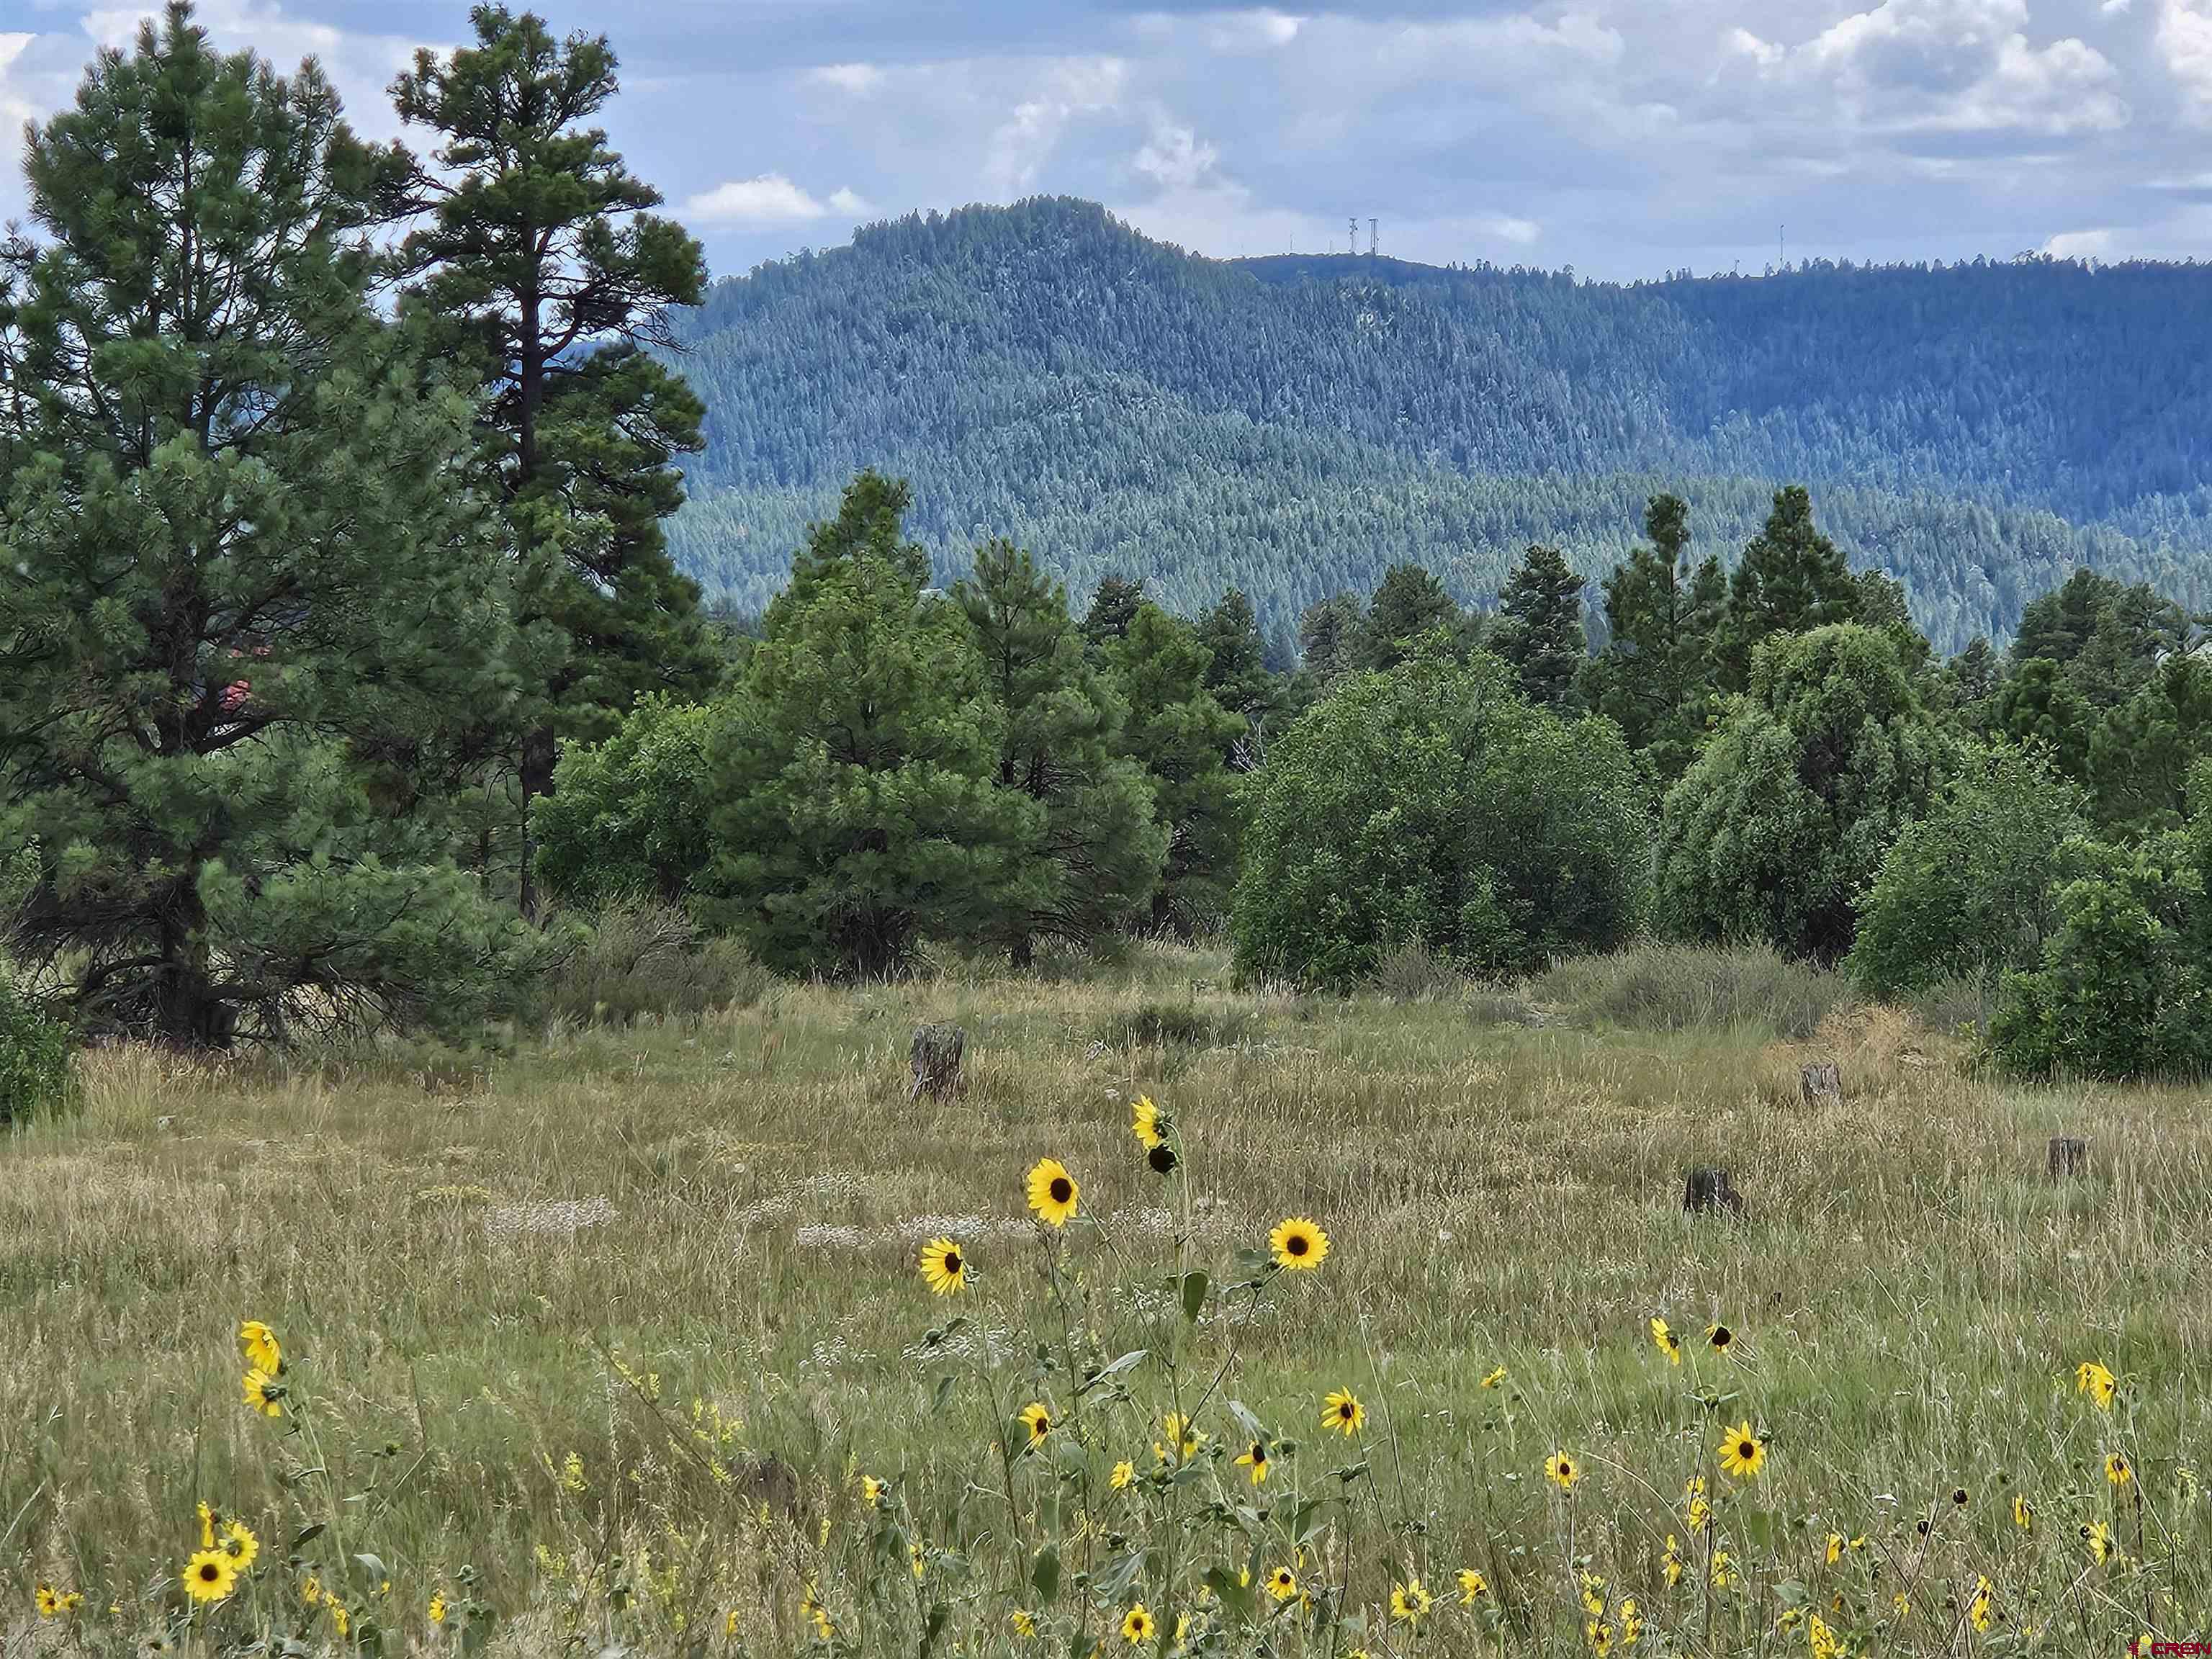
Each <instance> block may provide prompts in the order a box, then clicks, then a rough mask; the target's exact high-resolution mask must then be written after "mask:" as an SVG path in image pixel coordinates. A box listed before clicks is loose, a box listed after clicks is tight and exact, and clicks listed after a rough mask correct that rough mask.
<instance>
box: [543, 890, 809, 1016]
mask: <svg viewBox="0 0 2212 1659" xmlns="http://www.w3.org/2000/svg"><path fill="white" fill-rule="evenodd" d="M774 982H775V976H774V975H771V974H769V971H768V970H767V969H764V968H763V967H762V966H761V965H760V964H759V963H757V962H756V961H755V960H754V959H753V957H752V956H751V955H750V952H748V951H746V949H745V947H744V945H741V944H739V943H738V941H737V940H736V939H729V938H726V937H724V936H721V935H708V936H705V937H702V936H701V934H700V933H699V930H698V929H697V927H695V926H694V925H693V923H692V921H691V919H690V917H689V916H687V915H684V912H683V911H681V910H678V909H677V908H674V907H672V906H671V905H665V904H654V903H650V902H643V901H620V902H616V903H613V904H610V905H609V906H608V907H607V908H605V909H604V910H602V911H601V912H600V913H599V917H598V919H597V921H595V922H594V923H593V924H592V927H591V928H590V930H589V933H588V935H587V937H586V939H585V940H584V942H583V944H582V945H581V946H580V948H579V949H578V950H577V951H575V952H574V955H572V956H571V957H569V958H568V962H567V963H565V964H564V965H563V966H562V968H561V969H560V971H559V972H558V973H556V975H554V976H553V979H552V981H551V982H550V985H549V987H548V988H547V1012H550V1013H551V1014H554V1015H556V1016H559V1017H562V1018H568V1019H573V1020H576V1021H579V1022H583V1023H598V1024H610V1025H627V1024H630V1023H631V1022H632V1021H634V1020H635V1019H638V1018H641V1017H642V1016H646V1015H652V1016H655V1017H659V1018H667V1017H669V1016H671V1015H677V1016H681V1015H698V1014H703V1013H709V1012H713V1011H714V1010H716V1009H719V1008H730V1007H743V1006H747V1005H749V1004H751V1003H754V1002H757V1001H758V1000H760V998H761V997H762V995H763V994H765V992H766V991H767V990H768V988H769V986H770V985H772V984H773V983H774Z"/></svg>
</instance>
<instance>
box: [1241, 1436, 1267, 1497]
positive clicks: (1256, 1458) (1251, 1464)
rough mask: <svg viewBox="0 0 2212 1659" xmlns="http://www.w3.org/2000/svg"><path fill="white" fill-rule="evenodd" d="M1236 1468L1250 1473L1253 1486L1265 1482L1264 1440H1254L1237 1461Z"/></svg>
mask: <svg viewBox="0 0 2212 1659" xmlns="http://www.w3.org/2000/svg"><path fill="white" fill-rule="evenodd" d="M1237 1468H1240V1469H1249V1470H1251V1471H1252V1484H1253V1485H1254V1486H1258V1485H1260V1484H1261V1482H1262V1481H1264V1480H1267V1468H1268V1463H1267V1442H1266V1441H1264V1440H1255V1441H1254V1442H1253V1443H1252V1444H1251V1447H1250V1449H1249V1450H1247V1451H1246V1452H1245V1454H1244V1455H1243V1456H1242V1457H1240V1458H1238V1459H1237Z"/></svg>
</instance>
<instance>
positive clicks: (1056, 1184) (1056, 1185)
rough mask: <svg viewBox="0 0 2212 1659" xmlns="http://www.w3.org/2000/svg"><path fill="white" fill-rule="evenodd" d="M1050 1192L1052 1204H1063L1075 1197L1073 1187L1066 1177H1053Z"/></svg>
mask: <svg viewBox="0 0 2212 1659" xmlns="http://www.w3.org/2000/svg"><path fill="white" fill-rule="evenodd" d="M1051 1192H1052V1201H1053V1202H1054V1203H1055V1204H1065V1203H1066V1202H1067V1200H1069V1199H1071V1198H1073V1197H1074V1196H1075V1185H1074V1183H1073V1182H1071V1181H1069V1180H1068V1178H1067V1177H1066V1176H1054V1177H1053V1178H1052V1187H1051Z"/></svg>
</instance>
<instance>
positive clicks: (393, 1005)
mask: <svg viewBox="0 0 2212 1659" xmlns="http://www.w3.org/2000/svg"><path fill="white" fill-rule="evenodd" d="M26 172H27V176H28V183H29V187H30V197H31V204H32V210H33V216H34V218H35V221H36V222H37V223H39V224H40V226H42V227H43V228H45V229H46V232H47V233H48V234H49V237H50V240H47V241H46V242H44V243H40V242H35V241H33V240H30V239H29V238H27V237H25V236H22V235H20V234H18V235H14V236H11V237H10V238H9V240H8V242H7V243H6V245H5V247H4V250H0V384H4V385H5V386H7V387H8V388H9V396H8V398H6V399H5V400H4V403H0V502H4V504H5V505H4V507H0V803H5V804H4V805H0V846H3V847H7V848H11V849H12V848H23V847H28V848H31V849H33V864H34V866H35V867H34V869H33V872H32V880H31V882H30V884H29V888H28V891H27V894H26V895H24V896H22V897H21V902H20V904H19V907H18V910H19V914H18V915H17V917H16V921H17V925H18V929H19V932H20V935H21V938H22V939H23V940H24V941H25V942H26V943H27V945H28V946H29V947H30V949H31V950H32V951H35V952H38V953H40V955H42V956H44V957H46V960H48V961H49V962H50V963H54V964H55V965H56V966H57V967H58V968H59V969H62V970H63V971H64V972H65V973H66V974H68V975H70V978H71V980H72V981H73V986H74V990H75V994H76V1000H77V1003H78V1006H79V1010H80V1012H81V1014H82V1017H83V1018H85V1019H86V1020H88V1022H92V1023H94V1024H112V1025H118V1026H121V1027H123V1028H125V1029H128V1030H137V1031H141V1032H144V1033H147V1034H149V1035H153V1036H159V1037H161V1038H163V1039H166V1040H167V1041H170V1042H176V1043H179V1044H185V1045H191V1046H203V1045H212V1046H222V1045H226V1044H228V1042H231V1041H232V1040H233V1038H234V1036H235V1035H236V1034H237V1033H238V1032H239V1031H240V1030H241V1028H243V1029H246V1030H252V1031H253V1032H255V1033H256V1034H257V1035H260V1036H282V1035H283V1032H284V1031H285V1030H286V1029H287V1027H288V1024H289V1022H291V1021H294V1020H296V1019H299V1018H307V1017H312V1018H323V1019H328V1018H338V1017H343V1018H363V1019H375V1018H395V1017H396V1018H416V1017H423V1018H439V1017H447V1018H456V1019H458V1018H466V1017H467V1015H468V1014H469V1013H470V1012H471V1011H472V1010H475V1009H478V1008H480V1007H482V1006H484V1004H485V1000H486V999H487V998H488V997H489V996H491V995H493V994H495V992H496V990H497V987H498V985H499V982H500V981H501V980H503V979H505V978H506V977H507V975H508V974H509V972H510V971H511V970H512V969H513V968H514V967H515V966H516V964H517V963H518V962H519V961H520V959H521V958H520V956H518V955H517V954H516V952H517V951H518V950H522V949H524V947H522V946H521V945H520V944H519V939H520V938H521V937H526V935H520V934H519V933H515V932H510V928H512V929H515V930H520V923H519V922H517V921H513V918H512V917H511V915H510V916H508V917H507V918H506V919H505V920H504V921H503V920H502V918H501V915H499V914H498V913H496V912H495V911H494V910H493V909H491V908H489V906H488V905H486V904H485V902H483V900H482V899H481V898H480V897H479V896H478V895H477V891H476V888H475V884H474V883H473V882H472V881H471V880H470V879H469V878H465V876H464V875H463V874H462V872H460V871H459V870H458V869H456V868H454V867H453V866H452V864H451V863H450V862H447V861H446V860H444V859H443V858H442V856H441V855H442V854H443V852H444V850H445V849H444V847H443V845H442V840H441V837H442V834H443V832H442V830H441V827H440V817H439V814H438V813H437V812H436V811H435V810H434V808H433V803H431V802H430V801H428V800H427V799H423V797H422V793H421V786H422V778H421V775H420V773H419V769H417V768H416V764H415V763H416V761H417V760H418V759H419V757H422V756H424V755H426V754H433V753H435V752H436V751H438V750H440V749H441V746H442V745H443V744H445V742H446V738H447V733H448V732H449V731H450V728H451V727H453V726H454V725H455V724H457V723H458V721H459V719H460V717H461V715H462V714H463V713H464V712H465V711H474V710H482V709H487V708H489V709H494V710H495V709H497V708H499V707H501V705H502V703H504V702H507V701H508V700H509V694H508V683H507V678H506V668H505V664H504V661H503V653H504V651H505V649H506V647H507V642H508V640H509V637H510V636H509V634H508V631H507V630H508V623H507V609H506V583H505V580H504V567H503V564H502V562H501V560H500V558H499V555H498V551H497V543H496V540H495V537H494V535H493V534H492V529H493V526H491V525H490V524H489V521H488V520H487V517H486V515H485V514H484V513H483V511H482V510H481V507H480V506H479V504H478V502H477V501H476V499H475V498H474V497H473V496H472V495H471V491H470V490H469V489H468V487H467V482H466V478H467V471H468V465H467V463H468V458H469V456H470V454H471V449H472V447H473V441H472V437H471V430H470V404H469V400H468V398H467V396H466V395H465V392H463V391H461V390H458V389H455V388H452V387H441V386H436V385H435V384H430V383H429V382H430V380H431V376H430V375H429V374H428V371H427V370H425V369H424V368H422V364H421V362H420V360H419V359H418V358H417V357H416V356H415V355H413V353H412V352H411V351H410V342H409V341H408V340H407V339H406V338H404V337H403V335H402V333H401V331H398V330H397V329H395V328H394V327H392V326H391V325H388V324H387V323H386V321H385V320H384V319H382V317H381V316H380V313H379V309H378V307H377V305H376V304H375V302H374V296H373V295H372V291H371V282H372V278H373V276H374V273H375V270H376V261H375V258H374V233H375V230H376V228H377V227H378V226H379V225H380V224H381V223H382V222H385V221H386V218H387V217H388V216H389V214H390V212H391V211H392V206H393V204H394V203H395V202H396V201H397V200H398V187H399V185H401V183H402V182H403V180H404V157H403V156H401V155H398V154H397V153H396V152H394V151H391V150H378V149H372V148H370V147H368V146H367V145H365V144H363V143H360V142H359V141H358V140H356V138H355V137H353V136H352V134H351V133H350V131H349V130H348V129H347V127H346V125H345V124H344V123H343V120H342V119H341V118H340V114H339V109H338V102H337V97H336V95H335V94H333V93H332V91H331V88H330V86H329V84H328V82H325V80H324V79H323V77H322V76H321V74H320V73H319V71H318V70H316V69H315V68H314V67H313V64H312V63H311V64H306V65H303V66H302V67H301V70H300V72H299V73H298V75H296V76H293V77H291V78H290V79H289V80H288V79H283V78H280V77H279V76H276V74H275V73H274V72H273V71H272V70H270V67H269V66H268V65H267V64H264V63H263V62H261V61H260V60H259V59H258V58H254V57H252V55H251V54H248V53H240V54H238V55H234V56H225V55H222V54H218V53H216V52H213V51H212V50H210V47H209V45H208V42H207V39H206V37H205V35H204V33H203V32H202V31H201V30H199V29H198V28H197V27H193V26H192V24H191V11H190V9H189V7H187V6H185V5H184V4H181V3H175V4H172V5H171V6H170V7H169V8H168V10H167V15H166V17H165V19H164V21H162V22H161V24H160V25H159V26H158V27H156V26H155V25H153V24H149V25H147V26H146V27H144V28H143V29H142V30H141V32H140V34H139V37H138V41H137V50H136V51H135V52H132V53H130V54H127V55H126V54H125V53H122V52H102V53H101V54H100V57H99V58H98V59H97V60H96V62H95V63H94V66H93V68H92V70H90V71H89V73H88V75H87V76H86V78H85V80H84V82H83V84H82V87H81V88H79V90H78V93H77V96H76V104H75V106H74V107H73V108H72V109H70V110H68V111H65V112H63V113H62V114H59V115H58V116H56V117H55V118H53V119H52V120H51V121H49V122H48V123H47V124H46V125H45V126H43V127H42V128H39V129H37V130H35V131H33V133H32V135H31V137H30V139H29V143H28V149H27V156H26ZM387 786H388V790H387ZM393 799H398V800H399V801H402V802H404V804H405V805H406V806H407V808H408V811H407V812H406V815H405V816H404V817H398V816H395V813H394V811H392V800H393ZM301 987H311V990H312V994H310V995H307V996H306V997H302V996H301V994H300V993H301Z"/></svg>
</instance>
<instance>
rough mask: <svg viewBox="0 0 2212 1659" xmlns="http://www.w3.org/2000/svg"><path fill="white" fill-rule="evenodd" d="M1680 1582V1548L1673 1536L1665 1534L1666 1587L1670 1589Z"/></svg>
mask: <svg viewBox="0 0 2212 1659" xmlns="http://www.w3.org/2000/svg"><path fill="white" fill-rule="evenodd" d="M1681 1582H1682V1547H1681V1545H1680V1543H1678V1542H1677V1541H1675V1538H1674V1534H1673V1533H1671V1532H1670V1533H1668V1534H1667V1587H1668V1589H1673V1588H1674V1586H1675V1585H1677V1584H1679V1583H1681Z"/></svg>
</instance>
